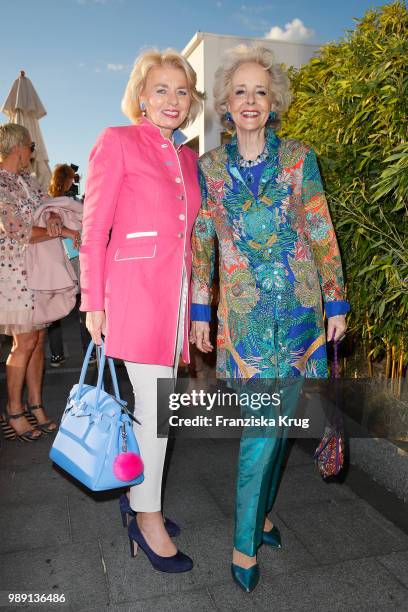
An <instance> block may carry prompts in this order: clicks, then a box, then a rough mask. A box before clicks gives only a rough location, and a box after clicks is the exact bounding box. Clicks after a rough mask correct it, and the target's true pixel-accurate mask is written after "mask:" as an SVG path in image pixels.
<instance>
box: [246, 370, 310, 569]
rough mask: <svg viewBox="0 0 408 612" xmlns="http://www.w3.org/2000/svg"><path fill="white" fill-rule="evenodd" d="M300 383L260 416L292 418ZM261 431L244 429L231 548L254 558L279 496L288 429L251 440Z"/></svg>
mask: <svg viewBox="0 0 408 612" xmlns="http://www.w3.org/2000/svg"><path fill="white" fill-rule="evenodd" d="M302 382H303V381H302V380H299V382H296V383H294V384H292V385H290V386H289V387H287V388H285V389H283V393H282V400H281V405H280V407H279V408H276V409H273V408H271V409H269V410H267V411H265V410H263V415H264V416H268V417H272V418H275V420H276V423H278V418H279V414H281V415H287V416H289V417H290V416H293V415H294V413H295V411H296V407H297V403H298V397H299V392H300V389H301V385H302ZM257 431H259V432H261V431H262V429H261V428H258V430H256V429H255V428H246V429H244V432H243V435H242V439H241V444H240V449H239V457H238V473H237V486H236V506H235V534H234V547H235V548H236V549H237V550H239V551H240V552H242V553H244V554H245V555H248V556H250V557H253V556H254V555H256V552H257V549H258V547H259V546H260V544H261V542H262V532H263V526H264V522H265V516H266V514H268V512H270V511H271V509H272V507H273V504H274V502H275V499H276V495H277V493H278V487H279V482H280V476H281V472H282V465H283V463H284V460H285V455H286V447H287V435H288V428H287V427H281V428H280V429H279V428H277V429H276V430H274V429H273V428H270V427H269V428H268V429H267V430H265V428H264V431H265V433H266V434H267V436H266V437H253V436H254V433H256V432H257Z"/></svg>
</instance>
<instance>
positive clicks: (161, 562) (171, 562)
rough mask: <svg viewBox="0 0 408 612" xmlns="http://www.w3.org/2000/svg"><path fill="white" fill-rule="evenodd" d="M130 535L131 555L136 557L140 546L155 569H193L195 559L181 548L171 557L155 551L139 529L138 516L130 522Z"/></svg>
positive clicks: (167, 570) (179, 571) (172, 571)
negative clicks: (181, 550) (162, 555)
mask: <svg viewBox="0 0 408 612" xmlns="http://www.w3.org/2000/svg"><path fill="white" fill-rule="evenodd" d="M128 535H129V544H130V556H131V557H136V554H137V551H138V548H139V546H140V548H141V549H142V550H143V552H144V553H145V555H146V557H147V558H148V559H149V561H150V563H151V564H152V565H153V567H154V569H156V570H158V571H159V572H168V573H170V574H178V573H181V572H189V571H190V570H191V569H193V560H192V559H190V557H188V556H187V555H185V554H184V553H182V552H180V551H179V550H178V551H177V552H176V554H175V555H172V556H171V557H161V556H160V555H158V554H157V553H155V552H154V551H153V550H152V549H151V548H150V546H149V545H148V543H147V542H146V540H145V539H144V537H143V534H142V532H141V531H140V529H139V525H138V524H137V522H136V518H133V519H132V520H131V521H130V523H129V527H128Z"/></svg>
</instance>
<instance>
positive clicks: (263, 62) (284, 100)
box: [214, 45, 291, 132]
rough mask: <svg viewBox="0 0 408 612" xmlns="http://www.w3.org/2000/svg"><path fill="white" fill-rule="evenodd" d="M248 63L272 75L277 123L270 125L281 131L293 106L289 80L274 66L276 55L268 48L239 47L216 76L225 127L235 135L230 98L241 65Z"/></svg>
mask: <svg viewBox="0 0 408 612" xmlns="http://www.w3.org/2000/svg"><path fill="white" fill-rule="evenodd" d="M248 62H254V63H256V64H259V65H260V66H262V67H263V68H264V69H265V70H266V71H267V73H268V74H269V79H270V94H271V97H272V104H271V111H274V112H275V113H276V119H273V120H272V121H269V120H268V122H267V125H270V126H271V127H273V128H274V129H277V128H279V126H280V123H281V117H282V114H283V113H284V111H285V110H287V108H288V107H289V104H290V102H291V94H290V86H289V78H288V76H287V74H286V72H285V71H284V70H283V69H282V68H281V66H280V65H279V64H274V56H273V53H272V51H270V50H269V49H267V48H266V47H261V46H259V45H254V46H252V47H248V46H247V45H238V46H237V47H234V48H233V49H230V50H229V51H227V52H226V54H225V55H224V57H223V60H222V62H221V65H220V66H219V68H218V69H217V71H216V73H215V80H214V108H215V111H216V112H217V114H218V115H219V117H220V121H221V123H222V125H223V126H224V127H225V128H226V129H227V130H228V131H229V132H231V131H234V124H233V123H231V121H227V120H226V119H225V113H226V112H227V110H228V98H229V95H230V93H231V84H232V77H233V75H234V72H235V71H236V70H237V68H239V66H241V64H246V63H248Z"/></svg>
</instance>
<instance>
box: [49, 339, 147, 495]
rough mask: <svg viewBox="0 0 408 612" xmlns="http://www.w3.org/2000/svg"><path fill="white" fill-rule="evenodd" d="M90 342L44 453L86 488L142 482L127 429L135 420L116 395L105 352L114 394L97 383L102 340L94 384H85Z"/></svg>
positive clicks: (102, 356) (136, 450) (133, 439)
mask: <svg viewBox="0 0 408 612" xmlns="http://www.w3.org/2000/svg"><path fill="white" fill-rule="evenodd" d="M93 347H94V343H93V342H91V343H90V345H89V347H88V350H87V352H86V355H85V359H84V363H83V366H82V371H81V376H80V379H79V383H78V384H77V385H74V386H73V387H72V389H71V392H70V394H69V398H68V402H67V406H66V408H65V411H64V414H63V416H62V420H61V424H60V428H59V431H58V433H57V436H56V438H55V440H54V444H53V445H52V448H51V451H50V455H49V456H50V459H51V460H52V461H54V463H56V464H57V465H59V466H60V467H61V468H63V469H64V470H65V471H66V472H68V473H69V474H71V476H74V478H76V479H77V480H79V481H80V482H82V484H84V485H85V486H87V487H88V488H89V489H91V490H92V491H106V490H109V489H115V488H118V487H125V486H131V485H136V484H140V483H141V482H143V478H144V476H143V463H142V461H141V458H140V452H139V447H138V444H137V441H136V437H135V434H134V432H133V426H132V420H135V419H134V417H133V415H131V414H130V413H129V412H128V410H127V408H126V402H125V401H123V400H122V399H121V398H120V395H119V387H118V381H117V378H116V372H115V365H114V363H113V360H112V359H111V358H110V357H109V358H108V363H109V369H110V372H111V376H112V382H113V390H114V396H113V395H110V394H109V393H106V391H105V390H104V388H103V372H104V368H105V350H104V344H103V342H102V346H101V348H100V349H99V347H98V352H99V372H98V381H97V385H96V387H92V386H91V385H85V384H84V380H85V375H86V371H87V369H88V363H89V359H90V356H91V352H92V349H93Z"/></svg>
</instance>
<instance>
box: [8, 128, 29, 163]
mask: <svg viewBox="0 0 408 612" xmlns="http://www.w3.org/2000/svg"><path fill="white" fill-rule="evenodd" d="M28 142H30V144H31V138H30V132H29V131H28V130H27V128H25V127H24V126H23V125H19V124H18V123H4V124H3V125H0V159H1V160H4V159H6V157H8V156H9V155H10V153H11V151H12V149H13V147H15V146H16V145H25V144H27V143H28Z"/></svg>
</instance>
